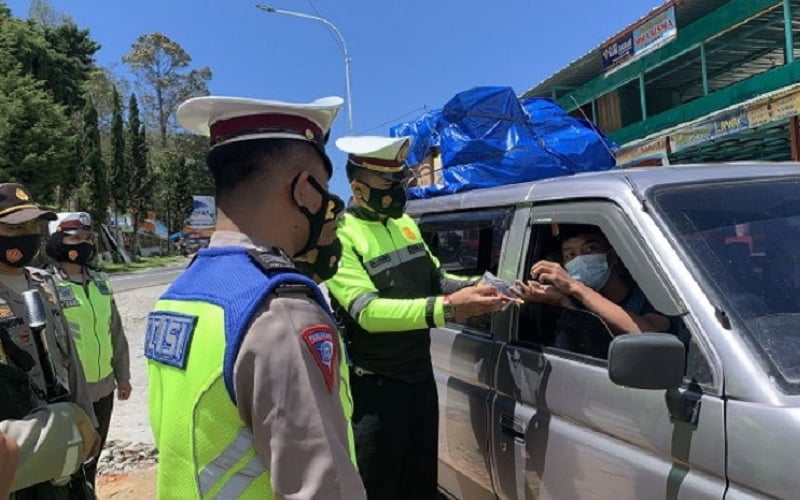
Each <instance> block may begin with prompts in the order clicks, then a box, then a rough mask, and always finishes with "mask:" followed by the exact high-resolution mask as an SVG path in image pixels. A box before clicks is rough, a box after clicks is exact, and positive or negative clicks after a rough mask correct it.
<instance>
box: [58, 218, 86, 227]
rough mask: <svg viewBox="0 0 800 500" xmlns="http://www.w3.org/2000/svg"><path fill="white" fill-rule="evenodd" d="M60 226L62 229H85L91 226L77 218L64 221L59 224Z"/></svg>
mask: <svg viewBox="0 0 800 500" xmlns="http://www.w3.org/2000/svg"><path fill="white" fill-rule="evenodd" d="M58 227H60V228H61V229H84V228H88V227H91V226H87V225H85V224H81V221H79V220H77V219H72V220H67V221H64V222H62V223H61V224H59V225H58Z"/></svg>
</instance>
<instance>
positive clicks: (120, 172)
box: [109, 87, 130, 213]
mask: <svg viewBox="0 0 800 500" xmlns="http://www.w3.org/2000/svg"><path fill="white" fill-rule="evenodd" d="M113 95H114V104H113V110H112V118H111V149H112V159H111V169H110V170H111V172H110V173H111V176H110V179H109V183H110V184H111V197H112V198H113V200H114V212H115V213H125V211H126V210H128V198H129V194H128V193H129V189H130V187H129V185H128V184H129V181H130V176H129V175H128V172H129V171H128V168H127V165H126V164H125V132H124V127H123V123H122V103H121V102H120V95H119V92H117V89H116V87H115V88H114V93H113Z"/></svg>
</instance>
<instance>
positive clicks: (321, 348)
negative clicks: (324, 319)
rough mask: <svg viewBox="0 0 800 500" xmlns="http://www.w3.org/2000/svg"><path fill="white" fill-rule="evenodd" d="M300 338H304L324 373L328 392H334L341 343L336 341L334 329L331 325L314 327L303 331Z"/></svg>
mask: <svg viewBox="0 0 800 500" xmlns="http://www.w3.org/2000/svg"><path fill="white" fill-rule="evenodd" d="M300 336H301V337H303V341H305V343H306V346H307V347H308V349H309V350H310V351H311V356H312V357H313V358H314V361H316V363H317V366H319V369H320V370H321V371H322V377H323V378H324V379H325V385H326V386H327V387H328V392H333V381H334V377H335V374H336V370H338V367H337V360H338V359H339V343H338V342H337V341H336V334H335V333H334V332H333V328H331V326H330V325H314V326H311V327H308V328H306V329H305V330H303V332H302V333H301V334H300Z"/></svg>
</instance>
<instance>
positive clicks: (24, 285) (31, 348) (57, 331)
mask: <svg viewBox="0 0 800 500" xmlns="http://www.w3.org/2000/svg"><path fill="white" fill-rule="evenodd" d="M29 288H38V289H39V291H40V292H41V295H42V301H43V302H44V305H45V310H46V313H47V327H46V332H47V333H46V335H45V340H46V344H45V347H46V348H47V351H48V353H49V354H50V360H51V362H52V364H53V372H54V373H55V376H56V379H58V381H59V382H60V383H61V384H62V385H63V386H64V387H66V388H67V389H68V390H69V392H70V394H71V395H72V401H73V402H74V403H76V404H77V405H78V406H80V407H81V408H82V409H83V411H85V412H86V414H87V415H89V418H90V419H91V421H92V423H93V424H94V425H95V426H97V419H96V418H95V416H94V406H93V405H92V399H91V397H90V396H89V391H88V388H87V386H86V376H85V375H84V373H83V366H82V365H81V362H80V359H79V358H78V352H77V349H76V348H75V344H74V343H73V341H72V337H70V335H69V330H68V329H67V325H66V323H65V322H64V317H63V316H62V314H61V303H60V302H59V301H58V293H57V291H56V285H55V282H54V281H53V276H52V275H51V274H50V273H48V272H46V271H44V270H41V269H35V268H31V267H29V268H26V269H25V275H19V276H18V275H6V274H0V326H2V327H5V328H6V329H7V330H8V333H9V335H10V337H11V340H12V341H14V343H15V344H16V345H17V346H18V347H20V348H21V349H22V350H24V351H26V352H27V353H28V354H30V355H31V357H32V358H33V359H34V361H36V365H35V366H34V367H33V369H32V370H31V371H30V373H29V375H30V376H31V379H32V380H33V383H34V384H35V385H36V387H38V388H39V389H40V391H41V392H42V394H44V392H45V387H46V384H45V380H44V372H42V367H41V366H40V365H39V355H38V353H37V351H36V345H35V344H34V340H33V332H31V330H30V328H28V326H27V325H26V324H25V314H26V310H25V303H24V302H23V300H22V292H23V291H25V290H27V289H29Z"/></svg>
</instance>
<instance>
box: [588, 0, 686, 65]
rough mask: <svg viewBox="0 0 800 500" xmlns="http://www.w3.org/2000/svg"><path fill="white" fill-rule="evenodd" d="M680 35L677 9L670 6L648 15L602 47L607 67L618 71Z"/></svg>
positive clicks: (602, 54)
mask: <svg viewBox="0 0 800 500" xmlns="http://www.w3.org/2000/svg"><path fill="white" fill-rule="evenodd" d="M677 36H678V25H677V23H676V21H675V6H674V5H672V4H670V5H668V6H665V7H663V8H660V9H658V10H656V11H655V12H653V13H652V14H651V15H650V16H648V17H647V18H646V19H645V20H644V21H642V22H641V23H639V24H638V25H636V26H635V27H634V28H632V29H629V30H627V31H625V32H624V33H622V34H620V35H619V36H618V37H616V38H614V39H613V40H611V41H610V42H608V43H606V44H604V45H602V46H601V47H600V55H601V58H602V59H603V68H604V69H605V70H606V71H607V72H610V71H615V70H617V69H619V68H621V67H623V66H626V65H628V64H630V63H632V62H633V61H635V60H637V59H639V58H640V57H642V56H644V55H646V54H649V53H650V52H653V51H654V50H656V49H659V48H661V47H663V46H664V45H666V44H667V43H669V42H671V41H673V40H674V39H675V38H676V37H677Z"/></svg>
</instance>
